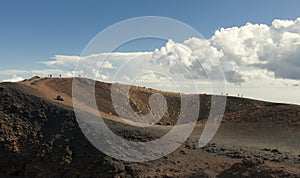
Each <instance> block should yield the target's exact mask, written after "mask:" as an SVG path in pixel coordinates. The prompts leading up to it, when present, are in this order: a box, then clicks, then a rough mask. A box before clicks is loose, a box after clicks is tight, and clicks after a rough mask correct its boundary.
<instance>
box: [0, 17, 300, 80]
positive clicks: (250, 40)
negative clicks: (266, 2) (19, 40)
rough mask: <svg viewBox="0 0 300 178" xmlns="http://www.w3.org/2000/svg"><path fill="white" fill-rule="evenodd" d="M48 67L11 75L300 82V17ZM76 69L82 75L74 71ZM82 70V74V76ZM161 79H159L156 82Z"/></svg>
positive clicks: (63, 58) (56, 60) (64, 58)
mask: <svg viewBox="0 0 300 178" xmlns="http://www.w3.org/2000/svg"><path fill="white" fill-rule="evenodd" d="M41 63H43V64H45V65H46V66H47V67H48V68H49V69H44V70H39V71H22V72H23V73H22V72H20V71H18V73H12V72H11V73H10V76H12V75H11V74H14V75H18V76H24V75H25V74H26V76H28V75H35V74H36V75H42V76H43V75H48V74H53V75H64V76H67V77H70V76H76V75H81V76H84V77H90V78H95V79H99V80H104V81H112V80H114V81H115V79H118V80H119V81H125V82H127V81H131V80H133V79H136V78H137V75H141V76H143V77H141V79H145V80H146V78H145V76H148V80H149V81H152V79H153V81H154V80H156V79H157V76H156V77H155V76H154V75H150V74H148V75H142V74H145V73H147V72H149V71H154V72H156V73H163V74H165V75H166V78H169V77H171V78H172V77H173V78H176V79H177V80H182V81H185V80H189V79H197V80H207V74H209V76H210V77H211V78H212V79H217V78H218V76H219V75H218V73H217V71H218V70H219V69H220V67H221V68H222V69H223V71H224V74H225V78H226V81H227V82H228V83H233V84H241V83H247V82H249V81H255V80H268V81H275V80H277V81H280V82H282V81H285V82H286V83H297V82H295V81H299V80H300V70H299V69H300V18H298V19H296V20H278V19H276V20H274V21H273V22H272V25H266V24H252V23H247V24H245V25H243V26H240V27H231V28H220V29H219V30H217V31H216V32H215V33H214V35H213V36H212V37H211V38H209V39H199V38H190V39H186V40H185V41H183V42H180V43H179V42H175V41H173V40H169V41H168V42H167V43H166V44H165V46H163V47H161V48H160V49H156V50H154V51H152V52H129V53H121V52H113V53H101V54H92V55H89V56H74V55H73V56H69V55H55V56H54V57H53V58H52V59H51V60H50V61H46V62H41ZM75 70H77V73H75ZM78 71H79V72H78ZM0 73H1V71H0ZM156 81H158V80H156Z"/></svg>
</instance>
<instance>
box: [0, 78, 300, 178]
mask: <svg viewBox="0 0 300 178" xmlns="http://www.w3.org/2000/svg"><path fill="white" fill-rule="evenodd" d="M89 81H90V80H86V81H84V82H89ZM110 87H111V84H107V83H102V82H96V84H95V89H96V90H95V91H96V93H95V94H96V100H97V105H98V108H99V111H97V112H99V113H100V114H101V116H102V117H103V118H104V119H105V122H106V124H107V125H108V126H109V127H110V128H111V130H113V131H114V132H115V133H116V134H118V135H120V136H122V137H123V138H125V139H128V140H135V141H150V140H154V139H156V138H159V137H161V136H162V135H164V134H165V133H167V132H168V131H169V130H170V129H171V128H172V125H174V124H175V123H176V121H177V117H178V108H179V107H180V100H179V94H177V93H170V92H162V91H156V90H153V89H147V88H142V87H132V88H131V90H130V96H131V97H130V102H131V106H132V108H133V109H134V110H135V111H136V112H137V113H139V114H140V115H144V114H147V113H148V112H149V103H148V101H149V97H150V96H151V94H152V93H156V92H160V93H161V94H162V95H164V96H165V97H166V100H167V102H168V106H169V108H168V110H167V112H166V113H165V114H164V117H163V118H162V120H161V121H160V122H159V123H157V125H155V126H153V127H149V128H143V129H140V128H136V127H133V126H130V125H128V124H126V123H124V122H122V118H120V117H118V115H117V114H116V112H115V110H114V107H113V106H112V101H111V98H110ZM57 95H60V96H61V97H62V98H63V101H58V100H56V99H55V98H56V96H57ZM194 97H199V99H200V102H201V105H200V112H199V117H198V124H197V126H196V128H195V130H194V132H193V133H192V135H191V136H190V137H189V138H188V140H187V141H186V142H185V143H184V144H183V145H182V146H180V147H179V148H178V149H177V150H175V151H174V152H173V153H171V154H169V155H167V156H164V157H162V158H160V159H158V160H154V161H148V162H142V163H132V162H125V161H119V160H115V159H113V158H111V157H109V156H107V155H105V154H103V153H102V152H100V151H99V150H97V149H96V148H95V147H94V146H93V145H92V144H91V143H90V142H89V141H88V140H87V139H86V137H85V136H84V134H83V133H82V131H81V130H80V128H79V126H78V123H77V120H76V117H75V114H74V111H73V108H72V107H73V103H72V79H69V78H68V79H64V78H39V77H34V78H32V79H29V80H26V81H23V82H19V83H1V84H0V103H1V104H0V149H1V151H0V177H300V148H299V145H300V106H297V105H286V104H278V103H269V102H263V101H257V100H251V99H246V98H237V97H228V98H227V105H226V112H225V115H224V118H223V121H222V124H221V127H220V128H219V130H218V132H217V134H216V135H215V137H214V138H213V140H212V141H211V142H210V143H209V144H208V145H206V146H204V147H202V148H199V146H198V139H199V137H200V135H201V133H202V130H203V128H204V125H205V122H206V120H207V117H208V113H209V109H210V105H211V96H210V95H204V94H202V95H194ZM83 108H84V109H83V112H86V113H87V114H95V111H94V110H92V109H89V107H88V104H87V105H85V107H83ZM186 117H188V116H186Z"/></svg>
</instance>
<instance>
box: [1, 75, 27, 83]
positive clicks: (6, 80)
mask: <svg viewBox="0 0 300 178" xmlns="http://www.w3.org/2000/svg"><path fill="white" fill-rule="evenodd" d="M22 80H24V78H22V77H20V76H17V75H14V76H12V78H10V79H5V80H3V82H19V81H22Z"/></svg>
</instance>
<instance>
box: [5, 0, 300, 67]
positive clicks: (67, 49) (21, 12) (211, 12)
mask: <svg viewBox="0 0 300 178" xmlns="http://www.w3.org/2000/svg"><path fill="white" fill-rule="evenodd" d="M299 12H300V1H297V0H290V1H274V0H266V1H259V0H256V1H255V0H251V1H250V0H248V1H240V0H236V1H233V0H226V1H218V0H209V1H196V0H194V1H149V0H144V1H140V0H131V1H116V0H110V1H92V0H88V1H73V0H67V1H61V0H51V1H43V0H41V1H38V0H36V1H33V0H28V1H16V0H3V1H1V5H0V59H1V63H2V65H1V66H0V70H3V69H29V68H30V69H32V68H39V67H41V65H40V64H38V63H37V61H45V60H49V59H50V58H51V57H53V56H54V55H56V54H64V55H79V54H80V53H81V51H82V49H83V48H84V46H85V45H86V44H87V43H88V42H89V41H90V40H91V39H92V38H93V37H94V36H95V35H96V34H97V33H99V32H100V31H101V30H103V29H105V28H106V27H108V26H110V25H112V24H114V23H116V22H118V21H121V20H124V19H128V18H133V17H138V16H165V17H171V18H174V19H177V20H180V21H182V22H184V23H187V24H189V25H191V26H192V27H194V28H195V29H197V30H198V31H199V32H201V33H202V34H203V36H204V37H206V38H209V37H210V36H211V35H212V34H213V33H214V32H215V30H217V29H218V28H221V27H232V26H241V25H244V24H245V23H246V22H251V23H265V24H270V23H271V22H272V20H273V19H274V18H279V19H295V18H296V17H298V16H299ZM156 45H161V43H157V44H156V43H147V44H146V43H145V44H143V45H131V46H130V45H129V47H128V48H124V49H122V51H126V50H129V51H133V50H137V51H139V50H152V49H153V48H154V47H157V46H156Z"/></svg>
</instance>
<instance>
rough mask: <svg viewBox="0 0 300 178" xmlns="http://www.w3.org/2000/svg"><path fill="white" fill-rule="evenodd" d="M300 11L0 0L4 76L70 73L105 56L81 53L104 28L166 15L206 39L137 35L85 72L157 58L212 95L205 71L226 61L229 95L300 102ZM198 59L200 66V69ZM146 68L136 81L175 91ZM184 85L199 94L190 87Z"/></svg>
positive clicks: (283, 6)
mask: <svg viewBox="0 0 300 178" xmlns="http://www.w3.org/2000/svg"><path fill="white" fill-rule="evenodd" d="M299 12H300V1H298V0H290V1H279V0H278V1H276V0H265V1H258V0H252V1H246V0H243V1H240V0H235V1H234V0H227V1H217V0H209V1H208V0H207V1H196V0H194V1H158V0H157V1H155V0H154V1H150V0H149V1H147V0H144V1H140V0H132V1H116V0H112V1H92V0H88V1H71V0H69V1H68V0H67V1H58V0H53V1H43V0H40V1H38V0H36V1H33V0H29V1H26V2H25V1H16V0H2V1H1V6H0V61H1V64H2V65H0V81H17V80H22V79H24V78H28V77H31V75H35V74H39V75H44V76H47V75H48V74H50V73H51V74H63V75H64V76H71V75H72V71H73V70H75V69H74V68H75V64H76V62H77V61H78V60H81V61H88V62H87V63H89V64H92V63H93V62H96V60H98V61H99V60H103V54H98V55H96V58H91V57H88V56H87V57H83V58H80V55H81V54H82V51H83V50H84V48H85V47H86V46H87V44H88V43H89V42H90V41H91V40H92V39H93V38H94V37H95V36H96V35H97V34H98V33H99V32H101V31H103V30H104V29H106V28H107V27H109V26H111V25H113V24H115V23H117V22H120V21H122V20H126V19H130V18H135V17H141V16H162V17H168V18H172V19H176V20H178V21H181V22H183V23H185V24H188V25H190V26H191V27H192V28H194V29H196V30H197V31H198V32H200V33H201V34H202V35H203V37H204V38H205V39H206V40H204V39H198V38H192V39H186V40H184V41H174V40H172V39H168V40H157V39H156V40H153V39H152V40H151V39H147V40H136V41H134V42H133V43H128V44H127V45H123V46H121V47H120V48H118V49H116V50H115V52H119V53H115V54H113V55H112V56H111V59H110V62H109V64H108V63H106V64H105V65H106V68H105V67H104V70H103V71H100V73H99V71H96V69H95V70H93V69H92V70H90V69H86V70H89V71H91V75H95V76H96V78H99V80H104V81H111V80H112V78H111V77H112V76H109V75H112V74H113V73H115V72H116V71H117V69H118V68H119V67H120V66H121V63H122V62H123V63H124V61H129V60H130V59H132V58H133V57H134V58H136V59H135V60H133V62H132V65H141V64H140V63H143V64H144V63H145V62H144V61H155V65H158V66H163V69H162V70H161V72H165V71H166V70H164V69H166V68H167V69H169V70H167V71H168V74H169V75H174V76H175V77H176V78H177V79H180V80H181V83H180V82H178V83H180V85H181V84H182V83H183V82H186V83H191V82H190V81H189V79H187V77H186V76H185V73H184V72H182V71H183V69H181V67H182V66H181V67H180V65H181V63H182V62H185V63H183V64H184V66H183V68H188V70H189V71H190V72H191V75H193V77H194V79H196V80H197V82H196V83H197V86H198V88H199V92H207V93H210V92H211V91H210V90H209V86H210V85H209V82H208V83H207V76H206V75H205V74H203V73H205V72H206V73H207V72H208V73H209V72H211V73H213V72H214V70H216V68H215V67H216V66H217V63H218V64H219V63H221V64H222V66H223V67H224V70H225V78H226V91H225V92H228V93H229V94H230V95H237V94H239V95H240V94H243V95H244V96H245V97H250V98H257V99H263V100H269V101H276V102H287V103H297V104H300V95H299V88H300V87H299V85H300V81H299V80H300V73H299V71H300V70H299V69H300V52H298V51H300V47H299V43H298V42H299V41H300V40H299V39H300V37H299V35H300V30H299V29H300V25H299V24H300V20H297V18H298V17H300V14H299ZM276 19H278V20H276ZM182 51H183V52H182ZM170 54H172V55H170ZM101 55H102V57H101ZM178 56H179V58H178ZM208 58H210V59H213V60H207V59H208ZM135 61H137V62H135ZM166 61H167V62H166ZM195 61H196V62H195ZM199 61H200V62H201V63H202V69H201V70H202V71H201V70H200V71H199V64H197V62H199ZM212 61H213V62H212ZM146 63H147V62H146ZM179 63H180V64H179ZM102 65H103V64H102ZM105 65H104V66H105ZM144 67H145V66H144ZM147 67H148V68H149V69H151V67H152V68H153V67H154V64H153V62H152V63H147ZM203 69H204V71H203ZM123 70H124V69H123ZM143 70H144V71H145V69H143ZM137 72H138V71H134V70H132V69H130V70H129V69H128V70H124V72H123V74H122V72H121V73H120V75H121V76H120V78H119V80H121V81H126V79H127V80H128V81H130V79H131V80H132V79H133V78H135V76H134V75H133V74H134V73H137ZM147 72H148V74H147V75H146V74H145V75H144V76H141V77H140V78H139V79H136V78H135V79H136V80H135V82H136V83H137V84H138V81H140V85H146V86H149V87H154V88H159V89H164V90H173V89H174V85H173V86H172V87H168V86H169V85H166V83H168V82H167V81H165V80H167V79H166V78H165V77H163V76H161V77H159V76H157V74H154V73H153V72H152V73H151V72H149V70H148V71H147ZM178 75H180V76H178ZM205 76H206V78H205ZM122 77H123V78H122ZM124 77H125V78H124ZM141 79H144V81H147V82H143V81H141ZM149 81H150V82H149ZM131 83H132V81H131ZM162 83H163V85H162ZM169 83H170V85H171V83H172V82H170V81H169ZM173 83H174V82H173ZM182 86H183V88H184V86H185V85H184V84H182ZM177 87H178V86H177ZM175 88H176V87H175ZM182 91H183V92H188V93H193V92H196V90H193V89H189V88H188V87H187V88H184V89H182Z"/></svg>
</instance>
